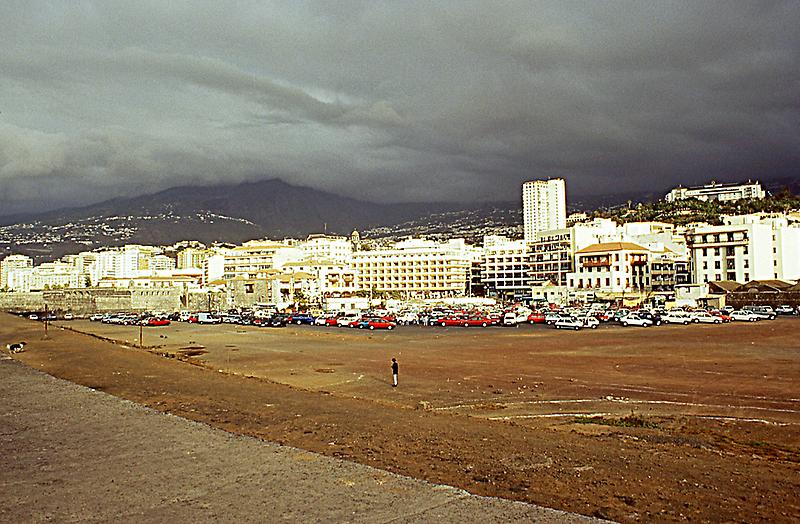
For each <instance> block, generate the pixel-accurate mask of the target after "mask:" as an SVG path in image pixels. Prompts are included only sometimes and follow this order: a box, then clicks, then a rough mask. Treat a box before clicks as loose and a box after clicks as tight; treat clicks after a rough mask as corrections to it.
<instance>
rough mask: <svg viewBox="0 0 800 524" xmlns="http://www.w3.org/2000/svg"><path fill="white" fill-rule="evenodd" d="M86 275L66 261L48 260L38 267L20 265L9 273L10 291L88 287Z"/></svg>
mask: <svg viewBox="0 0 800 524" xmlns="http://www.w3.org/2000/svg"><path fill="white" fill-rule="evenodd" d="M86 278H87V277H86V275H85V274H84V273H82V272H81V271H80V270H78V269H77V268H75V267H74V266H72V265H71V264H67V263H64V262H46V263H44V264H41V265H39V266H36V267H20V268H17V269H14V270H11V271H10V272H9V274H8V285H7V287H8V289H9V290H10V291H24V292H27V291H42V290H45V289H55V288H79V287H87V283H88V282H87V280H86Z"/></svg>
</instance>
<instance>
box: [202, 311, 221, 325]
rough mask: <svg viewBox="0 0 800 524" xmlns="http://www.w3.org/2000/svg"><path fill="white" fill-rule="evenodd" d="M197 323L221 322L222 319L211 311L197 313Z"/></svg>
mask: <svg viewBox="0 0 800 524" xmlns="http://www.w3.org/2000/svg"><path fill="white" fill-rule="evenodd" d="M197 323H198V324H222V319H221V318H220V317H218V316H216V315H212V314H211V313H198V314H197Z"/></svg>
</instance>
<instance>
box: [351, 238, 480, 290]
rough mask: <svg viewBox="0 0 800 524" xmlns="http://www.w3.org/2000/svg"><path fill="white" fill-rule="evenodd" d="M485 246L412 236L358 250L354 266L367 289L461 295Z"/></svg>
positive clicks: (361, 283) (362, 284)
mask: <svg viewBox="0 0 800 524" xmlns="http://www.w3.org/2000/svg"><path fill="white" fill-rule="evenodd" d="M481 256H482V255H481V250H480V249H476V248H474V247H472V246H468V245H466V244H465V243H464V239H462V238H458V239H452V240H450V241H448V242H442V243H440V242H433V241H430V240H421V239H409V240H406V241H403V242H398V243H397V244H395V245H394V247H392V248H389V249H379V250H375V251H356V252H355V253H353V262H352V266H353V268H355V270H356V271H357V272H358V278H359V282H360V287H361V289H363V290H375V291H386V292H393V291H395V292H400V293H405V294H407V295H409V296H410V295H414V296H424V297H440V296H461V295H464V294H465V292H466V289H467V282H468V280H469V275H470V269H471V267H472V262H473V261H476V260H480V258H481Z"/></svg>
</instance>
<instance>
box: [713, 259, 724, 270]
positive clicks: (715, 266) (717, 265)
mask: <svg viewBox="0 0 800 524" xmlns="http://www.w3.org/2000/svg"><path fill="white" fill-rule="evenodd" d="M721 267H722V265H721V264H720V263H719V260H717V261H716V262H714V269H720V268H721Z"/></svg>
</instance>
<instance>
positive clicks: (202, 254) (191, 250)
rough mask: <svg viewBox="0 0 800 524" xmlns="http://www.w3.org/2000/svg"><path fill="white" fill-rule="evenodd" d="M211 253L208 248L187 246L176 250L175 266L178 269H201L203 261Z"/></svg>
mask: <svg viewBox="0 0 800 524" xmlns="http://www.w3.org/2000/svg"><path fill="white" fill-rule="evenodd" d="M210 254H211V251H209V250H208V249H198V248H196V247H187V248H186V249H182V250H180V251H178V257H177V260H176V266H177V268H178V269H192V268H194V269H202V268H203V262H204V261H205V259H206V258H208V256H209V255H210Z"/></svg>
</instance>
